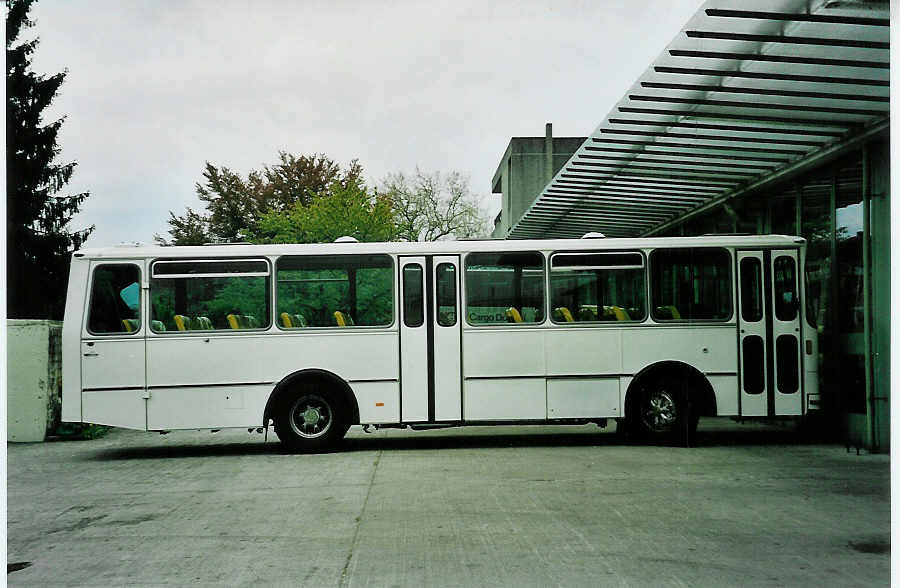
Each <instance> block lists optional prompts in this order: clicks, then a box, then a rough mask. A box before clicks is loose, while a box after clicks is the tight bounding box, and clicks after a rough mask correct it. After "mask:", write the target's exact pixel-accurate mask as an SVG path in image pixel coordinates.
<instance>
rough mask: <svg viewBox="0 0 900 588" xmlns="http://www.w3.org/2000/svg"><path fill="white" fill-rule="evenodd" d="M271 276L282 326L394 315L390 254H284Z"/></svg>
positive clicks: (360, 322) (383, 322)
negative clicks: (274, 283) (275, 284)
mask: <svg viewBox="0 0 900 588" xmlns="http://www.w3.org/2000/svg"><path fill="white" fill-rule="evenodd" d="M275 281H276V283H277V286H276V294H277V300H278V302H277V305H278V309H277V314H278V316H279V320H278V321H277V324H278V327H279V328H280V329H291V330H293V329H304V328H308V327H319V328H322V327H334V328H352V327H386V326H388V325H390V324H391V323H392V322H393V320H394V262H393V260H392V259H391V257H390V256H389V255H285V256H282V257H280V258H279V259H278V262H277V263H276V266H275Z"/></svg>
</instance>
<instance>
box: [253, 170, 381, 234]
mask: <svg viewBox="0 0 900 588" xmlns="http://www.w3.org/2000/svg"><path fill="white" fill-rule="evenodd" d="M396 235H397V227H396V225H395V224H394V211H393V209H392V207H391V201H390V200H389V199H388V198H387V196H385V195H378V194H371V193H370V192H369V190H368V189H367V188H366V187H365V185H363V183H362V182H361V181H359V180H356V181H353V182H350V183H348V184H343V183H341V182H339V181H334V182H332V183H331V185H330V186H329V187H328V189H327V190H326V191H324V192H323V193H320V194H318V195H316V196H314V197H313V198H312V200H311V201H310V203H309V204H308V205H304V204H303V203H302V202H301V201H297V202H295V203H294V204H293V206H291V208H289V209H288V210H284V211H280V210H271V211H270V212H268V213H266V214H264V215H263V216H262V218H261V219H260V221H259V228H258V230H257V231H256V232H255V233H254V234H253V235H252V236H251V241H253V242H254V243H329V242H331V241H334V240H335V239H337V238H338V237H343V236H350V237H355V238H356V239H357V240H358V241H370V242H371V241H391V240H394V239H395V238H396Z"/></svg>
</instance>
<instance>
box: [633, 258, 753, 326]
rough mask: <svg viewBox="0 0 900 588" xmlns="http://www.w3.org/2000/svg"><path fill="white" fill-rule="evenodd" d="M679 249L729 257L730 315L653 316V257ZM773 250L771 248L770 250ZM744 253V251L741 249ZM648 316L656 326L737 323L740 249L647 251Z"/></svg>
mask: <svg viewBox="0 0 900 588" xmlns="http://www.w3.org/2000/svg"><path fill="white" fill-rule="evenodd" d="M677 249H707V250H719V251H724V252H725V254H726V255H727V257H728V281H729V283H730V284H731V286H730V288H731V290H730V295H729V296H728V297H727V298H728V304H729V314H728V316H727V317H724V318H712V319H685V318H681V319H671V320H666V319H660V318H657V317H655V316H654V315H653V310H654V308H656V306H655V302H656V301H655V300H652V297H653V268H652V267H651V266H650V264H651V262H652V256H653V253H654V252H655V251H674V250H677ZM763 249H766V248H759V249H753V251H760V250H763ZM768 249H771V248H768ZM740 250H741V251H743V250H744V249H740ZM646 251H647V315H648V317H649V318H650V320H651V321H652V322H653V324H656V325H679V326H684V325H716V324H734V322H735V306H736V304H737V300H736V298H735V297H736V296H737V295H738V294H737V290H738V288H737V279H736V277H735V276H736V274H735V260H736V258H737V251H738V249H737V248H735V247H728V246H722V245H707V246H704V245H684V246H679V247H674V246H673V247H652V248H648V249H647V250H646Z"/></svg>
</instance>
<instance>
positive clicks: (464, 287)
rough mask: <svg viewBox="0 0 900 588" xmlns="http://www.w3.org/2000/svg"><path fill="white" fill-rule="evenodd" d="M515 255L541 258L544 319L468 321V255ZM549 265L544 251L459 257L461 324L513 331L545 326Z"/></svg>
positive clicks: (547, 316)
mask: <svg viewBox="0 0 900 588" xmlns="http://www.w3.org/2000/svg"><path fill="white" fill-rule="evenodd" d="M516 253H537V254H538V255H540V256H541V258H542V260H543V262H542V266H541V272H542V274H543V276H542V277H543V280H542V282H543V284H544V295H543V305H542V310H543V312H544V318H543V320H541V321H540V322H533V323H526V322H521V323H507V322H502V323H473V322H471V321H470V320H469V290H468V284H467V282H468V279H467V277H466V274H467V271H466V270H467V266H466V263H467V261H468V259H469V256H470V255H473V254H474V255H483V254H495V255H500V254H516ZM548 264H549V256H548V254H547V251H546V250H544V249H516V250H514V251H506V250H493V251H467V252H465V253H464V254H463V255H461V256H460V260H459V265H460V274H461V276H460V282H459V287H460V288H461V291H460V309H461V310H462V312H463V313H464V314H465V322H464V323H463V324H464V325H465V326H466V327H472V328H475V329H506V328H510V327H511V328H514V329H529V328H530V329H534V328H537V327H542V326H544V325H546V324H547V322H548V321H549V314H550V313H549V306H550V294H549V292H548V290H547V288H548V286H549V280H550V271H549V270H548Z"/></svg>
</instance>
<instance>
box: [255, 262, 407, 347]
mask: <svg viewBox="0 0 900 588" xmlns="http://www.w3.org/2000/svg"><path fill="white" fill-rule="evenodd" d="M361 256H378V257H387V258H388V259H390V261H391V267H390V271H391V322H390V323H388V324H386V325H356V324H354V325H348V326H346V327H339V326H337V325H328V326H323V327H300V328H293V329H286V328H285V327H282V326H281V324H280V323H279V322H278V321H277V320H275V315H276V314H277V313H278V261H279V260H280V259H282V258H284V257H303V258H310V257H319V258H321V257H361ZM271 263H272V267H273V268H274V270H273V272H272V322H273V326H274V327H275V331H273V332H277V333H285V334H293V335H296V334H302V333H311V332H318V333H322V332H325V333H353V332H356V333H358V332H360V331H362V330H366V331H373V330H389V329H393V328H394V327H396V326H397V314H398V306H397V305H398V304H402V301H399V300H398V296H397V291H398V290H397V280H398V276H399V269H398V263H397V255H396V254H394V253H325V254H322V253H315V254H311V255H305V254H297V253H285V254H283V255H278V256H276V257H274V258H273V259H272V260H271ZM385 269H387V268H385Z"/></svg>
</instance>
